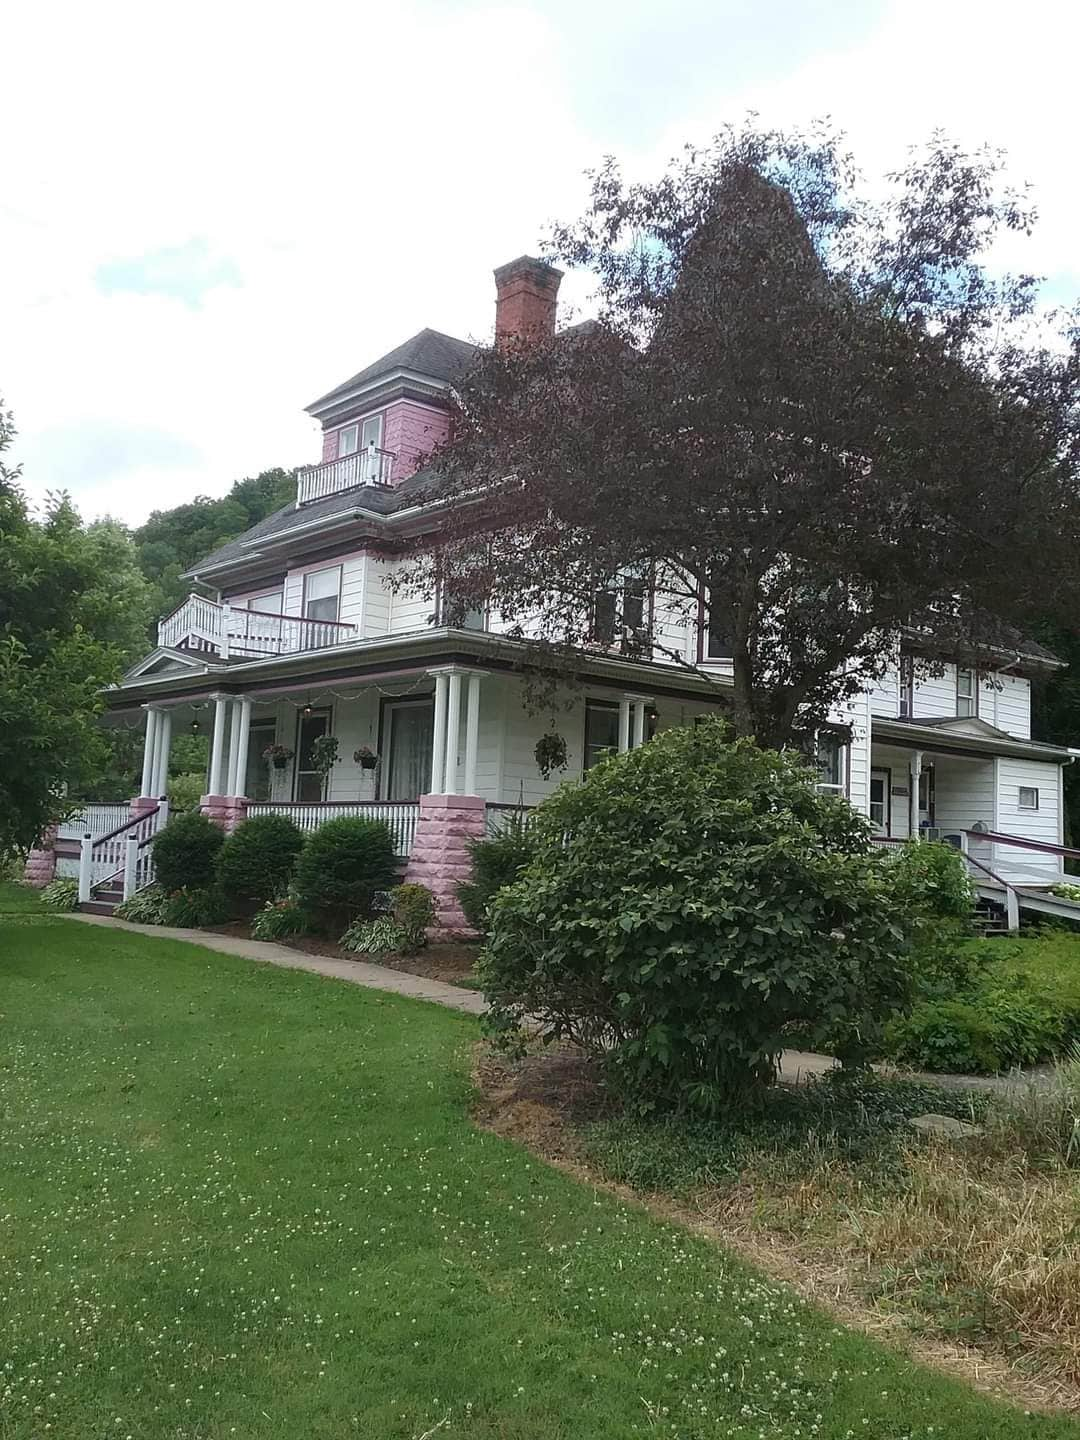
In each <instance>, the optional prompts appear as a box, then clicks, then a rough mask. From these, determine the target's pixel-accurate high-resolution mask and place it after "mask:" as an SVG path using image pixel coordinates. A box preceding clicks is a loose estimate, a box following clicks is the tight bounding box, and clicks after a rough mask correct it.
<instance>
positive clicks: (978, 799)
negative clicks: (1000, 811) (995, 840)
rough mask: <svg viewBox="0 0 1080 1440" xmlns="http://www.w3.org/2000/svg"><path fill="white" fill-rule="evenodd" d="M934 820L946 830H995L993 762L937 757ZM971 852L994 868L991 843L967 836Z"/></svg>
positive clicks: (973, 856) (940, 827) (977, 858)
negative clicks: (974, 828)
mask: <svg viewBox="0 0 1080 1440" xmlns="http://www.w3.org/2000/svg"><path fill="white" fill-rule="evenodd" d="M933 763H934V796H935V811H934V819H935V823H936V824H937V826H938V828H939V829H941V830H945V831H953V832H955V831H960V830H970V829H971V827H972V826H973V825H975V824H978V823H981V824H983V825H985V826H986V828H987V829H988V830H992V829H993V828H994V819H995V815H996V806H995V793H996V792H995V788H994V786H995V781H994V770H995V767H994V761H993V760H990V759H987V760H977V761H970V760H960V759H951V758H942V757H940V756H939V757H937V758H935V760H934V762H933ZM968 850H969V853H970V854H971V856H972V858H973V859H976V860H981V861H982V862H983V864H984V865H990V866H991V868H993V853H992V850H991V847H990V844H989V842H988V841H984V840H976V839H975V838H974V836H968Z"/></svg>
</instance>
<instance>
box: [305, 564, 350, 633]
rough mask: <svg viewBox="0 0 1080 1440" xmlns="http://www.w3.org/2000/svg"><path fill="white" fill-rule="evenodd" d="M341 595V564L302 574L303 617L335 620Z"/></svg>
mask: <svg viewBox="0 0 1080 1440" xmlns="http://www.w3.org/2000/svg"><path fill="white" fill-rule="evenodd" d="M340 595H341V566H340V565H334V566H332V567H331V568H330V569H329V570H309V571H308V573H307V574H306V575H305V576H304V618H305V619H306V620H336V619H337V618H338V601H339V597H340Z"/></svg>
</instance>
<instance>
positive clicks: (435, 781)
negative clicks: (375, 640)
mask: <svg viewBox="0 0 1080 1440" xmlns="http://www.w3.org/2000/svg"><path fill="white" fill-rule="evenodd" d="M446 692H447V678H446V672H445V671H443V670H440V671H438V673H437V674H436V676H435V724H434V728H433V729H432V733H431V785H430V786H429V790H428V793H429V794H432V795H438V793H439V788H440V786H441V785H442V783H443V775H444V773H445V771H446Z"/></svg>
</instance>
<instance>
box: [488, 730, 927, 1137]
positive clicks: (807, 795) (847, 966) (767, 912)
mask: <svg viewBox="0 0 1080 1440" xmlns="http://www.w3.org/2000/svg"><path fill="white" fill-rule="evenodd" d="M816 779H817V777H816V775H815V774H814V772H812V771H811V770H810V769H808V768H807V767H806V766H804V765H803V764H802V763H801V762H800V761H799V760H798V759H797V758H795V757H794V756H793V755H791V754H779V753H777V752H775V751H767V750H762V749H760V748H759V747H758V746H757V745H756V744H755V743H754V742H753V741H749V740H740V741H737V742H735V743H729V742H728V740H727V738H726V732H725V729H724V727H723V725H722V723H721V722H719V721H716V720H713V721H709V722H708V723H706V724H703V725H701V726H699V727H697V728H691V727H681V728H678V729H673V730H668V731H665V732H663V733H662V734H661V735H660V736H658V737H657V738H656V739H655V740H653V741H651V742H650V743H649V744H648V745H644V746H642V747H640V748H639V749H637V750H632V751H630V752H629V753H628V754H625V755H620V756H618V757H615V758H612V759H608V760H605V761H603V762H602V763H600V764H599V765H596V766H594V767H593V768H592V769H591V770H589V771H588V772H587V774H586V775H585V778H584V780H583V781H582V783H581V784H579V785H568V786H564V787H563V788H562V789H561V790H559V791H558V792H557V793H556V794H555V795H554V796H553V797H551V798H550V799H549V800H547V801H545V803H544V804H543V805H542V806H541V807H540V808H539V810H538V811H537V812H536V816H535V818H534V820H533V822H532V823H531V824H530V827H529V838H530V841H531V843H532V844H533V846H534V847H535V848H534V853H533V858H532V859H531V860H530V862H529V863H528V865H527V867H526V869H525V870H524V872H523V873H522V875H521V878H520V879H519V880H518V881H516V882H515V883H514V884H512V885H510V886H509V887H508V888H504V889H502V890H501V891H499V893H498V894H497V895H496V896H495V897H494V899H493V900H492V902H491V905H490V909H489V911H488V917H487V918H488V939H487V944H486V946H485V949H484V952H483V956H482V960H481V969H480V978H481V980H482V982H483V986H484V990H485V993H486V994H487V996H488V999H489V1000H490V1001H491V1005H492V1008H491V1012H490V1015H489V1019H488V1024H489V1028H490V1030H491V1032H492V1033H494V1034H495V1035H496V1036H505V1037H510V1038H513V1037H515V1036H516V1035H517V1034H519V1033H520V1029H521V1027H522V1026H523V1025H526V1024H528V1025H529V1026H533V1025H535V1024H536V1023H537V1022H539V1024H540V1025H541V1026H542V1028H543V1030H544V1033H545V1035H546V1036H547V1038H551V1039H557V1038H562V1037H566V1038H569V1039H571V1040H573V1041H575V1042H576V1043H577V1044H579V1045H581V1046H583V1047H584V1048H585V1049H586V1051H588V1052H589V1053H590V1054H592V1055H594V1056H595V1057H596V1058H597V1059H598V1060H599V1061H601V1062H602V1063H603V1064H604V1065H605V1066H606V1067H607V1069H608V1071H609V1074H610V1075H611V1076H612V1077H613V1081H614V1083H615V1084H616V1085H617V1087H618V1088H619V1089H621V1090H622V1091H623V1092H625V1093H628V1094H630V1095H632V1096H634V1097H635V1098H637V1099H641V1098H642V1097H646V1099H647V1103H662V1104H668V1105H676V1106H681V1105H692V1106H694V1107H697V1108H703V1109H711V1108H715V1107H716V1106H718V1105H721V1104H723V1103H725V1102H726V1101H728V1100H730V1099H731V1098H732V1097H733V1096H735V1095H737V1094H740V1093H742V1092H745V1091H747V1090H748V1089H750V1088H752V1087H753V1086H754V1085H756V1084H758V1083H760V1082H762V1081H767V1080H769V1079H771V1078H772V1076H773V1074H774V1072H775V1067H776V1063H777V1059H778V1057H779V1054H780V1051H781V1050H782V1049H783V1047H784V1043H785V1041H784V1029H785V1026H788V1025H790V1024H793V1023H799V1024H801V1025H805V1026H809V1027H818V1026H822V1025H824V1024H828V1025H829V1026H830V1027H831V1028H832V1029H833V1030H834V1031H835V1032H837V1033H840V1032H843V1033H844V1035H845V1036H846V1038H847V1039H849V1040H850V1041H852V1042H857V1043H858V1045H859V1046H860V1047H861V1048H863V1049H865V1048H868V1046H869V1045H870V1042H871V1039H872V1038H873V1037H874V1036H876V1034H877V1033H878V1032H879V1031H880V1029H881V1027H882V1026H883V1024H884V1022H885V1021H886V1020H887V1019H888V1018H889V1016H890V1015H891V1014H892V1013H893V1012H894V1011H895V1010H896V1009H898V1008H900V1007H902V1006H903V1005H904V1004H906V1003H907V1000H908V998H909V995H910V975H909V970H908V966H907V956H908V949H909V936H908V934H907V931H906V928H905V922H904V918H903V912H902V911H901V910H900V908H899V907H898V906H897V904H896V900H895V896H894V894H893V882H892V878H891V874H890V867H889V865H888V862H887V861H886V860H885V859H884V858H883V857H882V856H881V855H879V854H874V853H871V852H872V851H873V849H874V847H873V846H872V845H871V843H870V837H869V828H868V825H867V822H866V821H865V820H864V819H863V818H862V817H861V816H859V815H857V814H856V813H855V812H854V811H853V810H852V809H851V807H850V806H849V805H848V804H847V803H846V802H845V801H843V800H839V799H836V798H833V797H825V796H823V795H820V794H819V793H818V792H817V788H816Z"/></svg>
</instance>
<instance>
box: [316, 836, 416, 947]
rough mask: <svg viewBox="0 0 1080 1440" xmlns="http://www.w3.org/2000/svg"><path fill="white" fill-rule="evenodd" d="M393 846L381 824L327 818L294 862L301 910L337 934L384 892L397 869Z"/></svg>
mask: <svg viewBox="0 0 1080 1440" xmlns="http://www.w3.org/2000/svg"><path fill="white" fill-rule="evenodd" d="M396 863H397V862H396V860H395V858H394V842H393V840H392V839H391V836H390V831H389V829H388V827H387V826H386V825H384V824H383V822H382V821H381V820H364V819H360V818H356V819H353V818H343V819H341V820H330V821H328V823H327V824H325V825H323V826H321V827H320V828H319V829H318V830H316V831H315V832H314V834H312V835H310V836H309V837H308V839H307V842H306V843H305V845H304V848H303V850H301V852H300V857H299V859H298V860H297V862H296V877H295V881H294V885H295V889H296V898H297V900H298V902H299V904H300V907H301V909H303V910H305V911H307V912H308V914H310V915H311V916H313V917H314V918H315V920H316V921H317V922H318V923H319V924H321V925H323V926H325V927H327V928H328V929H330V931H331V933H333V934H336V933H338V931H340V930H341V929H343V928H344V927H345V926H346V925H347V924H348V923H349V922H350V921H351V920H353V919H354V918H355V917H356V916H357V915H362V914H367V912H368V911H369V910H370V909H371V902H372V898H373V896H374V894H375V892H376V891H377V890H388V889H389V888H390V886H391V885H392V884H393V883H394V871H395V868H396Z"/></svg>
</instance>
